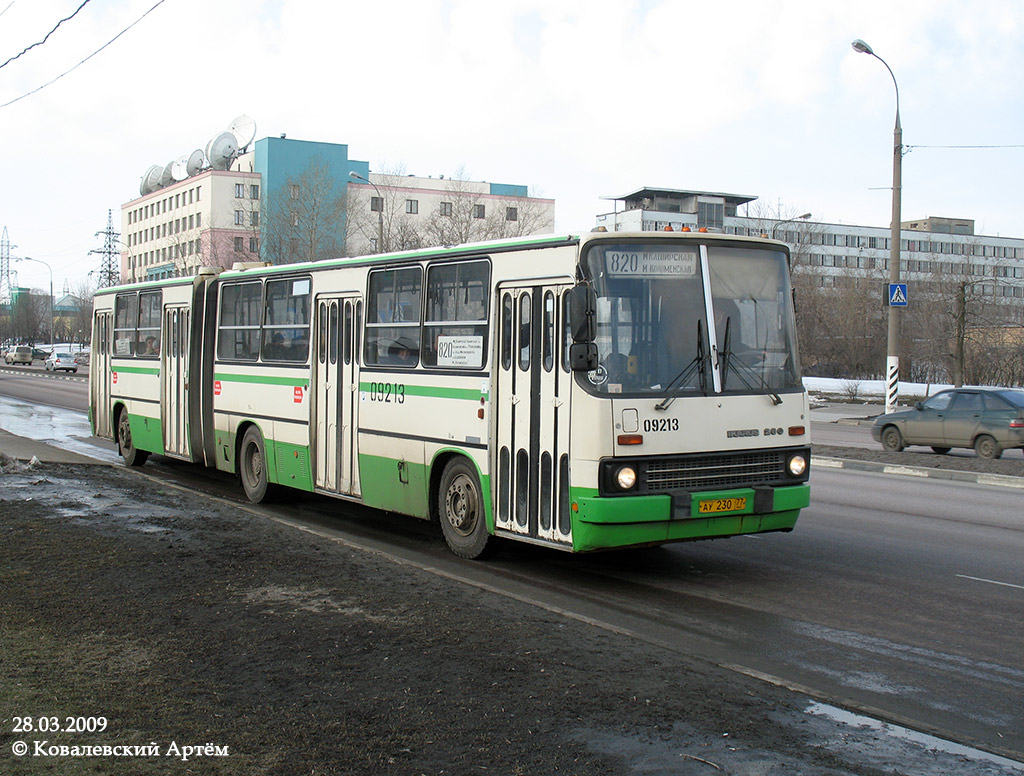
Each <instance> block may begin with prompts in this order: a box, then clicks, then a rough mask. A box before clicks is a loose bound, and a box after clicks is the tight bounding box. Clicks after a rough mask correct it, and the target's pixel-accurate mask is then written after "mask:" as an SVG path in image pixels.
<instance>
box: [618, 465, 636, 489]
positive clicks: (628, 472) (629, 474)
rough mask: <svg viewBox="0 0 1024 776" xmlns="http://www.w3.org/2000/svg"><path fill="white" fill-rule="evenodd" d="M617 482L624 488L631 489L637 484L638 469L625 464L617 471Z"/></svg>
mask: <svg viewBox="0 0 1024 776" xmlns="http://www.w3.org/2000/svg"><path fill="white" fill-rule="evenodd" d="M615 482H616V483H617V484H618V486H619V487H620V488H622V489H623V490H629V489H630V488H632V487H633V486H634V485H636V470H635V469H634V468H633V467H632V466H623V467H622V468H621V469H619V470H618V471H617V472H615Z"/></svg>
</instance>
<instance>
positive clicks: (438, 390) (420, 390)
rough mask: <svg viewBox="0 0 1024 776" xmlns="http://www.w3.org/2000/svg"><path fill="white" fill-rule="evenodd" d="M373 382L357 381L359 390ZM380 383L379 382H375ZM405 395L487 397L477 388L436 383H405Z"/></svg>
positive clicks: (367, 389)
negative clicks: (443, 385) (442, 385)
mask: <svg viewBox="0 0 1024 776" xmlns="http://www.w3.org/2000/svg"><path fill="white" fill-rule="evenodd" d="M373 385H374V383H359V390H360V391H370V390H373ZM377 385H380V383H377ZM405 395H406V396H426V397H429V398H433V399H466V400H467V401H480V400H481V399H487V398H489V397H488V395H487V394H486V393H481V391H480V390H479V389H478V388H444V387H441V386H437V385H408V384H405Z"/></svg>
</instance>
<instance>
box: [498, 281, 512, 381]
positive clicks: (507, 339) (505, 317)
mask: <svg viewBox="0 0 1024 776" xmlns="http://www.w3.org/2000/svg"><path fill="white" fill-rule="evenodd" d="M514 327H515V324H514V323H513V322H512V294H505V295H504V296H503V297H502V298H501V368H502V369H511V368H512V330H513V329H514Z"/></svg>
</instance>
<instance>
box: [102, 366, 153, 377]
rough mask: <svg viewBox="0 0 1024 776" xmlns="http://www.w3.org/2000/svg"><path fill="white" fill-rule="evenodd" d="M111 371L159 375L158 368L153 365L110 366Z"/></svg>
mask: <svg viewBox="0 0 1024 776" xmlns="http://www.w3.org/2000/svg"><path fill="white" fill-rule="evenodd" d="M110 371H111V372H124V373H126V374H130V375H159V374H160V368H159V367H155V366H112V367H111V368H110Z"/></svg>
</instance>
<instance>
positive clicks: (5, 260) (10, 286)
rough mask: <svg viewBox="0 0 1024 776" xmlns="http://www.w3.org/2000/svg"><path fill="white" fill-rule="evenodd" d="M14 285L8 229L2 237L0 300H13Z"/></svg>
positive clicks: (0, 247)
mask: <svg viewBox="0 0 1024 776" xmlns="http://www.w3.org/2000/svg"><path fill="white" fill-rule="evenodd" d="M13 295H14V283H13V282H12V281H11V242H10V240H8V239H7V227H6V226H5V227H4V234H3V237H0V299H11V298H12V296H13Z"/></svg>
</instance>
